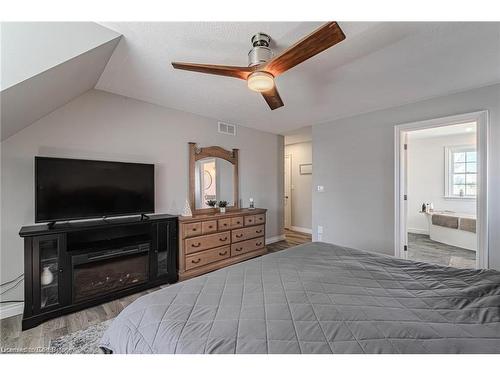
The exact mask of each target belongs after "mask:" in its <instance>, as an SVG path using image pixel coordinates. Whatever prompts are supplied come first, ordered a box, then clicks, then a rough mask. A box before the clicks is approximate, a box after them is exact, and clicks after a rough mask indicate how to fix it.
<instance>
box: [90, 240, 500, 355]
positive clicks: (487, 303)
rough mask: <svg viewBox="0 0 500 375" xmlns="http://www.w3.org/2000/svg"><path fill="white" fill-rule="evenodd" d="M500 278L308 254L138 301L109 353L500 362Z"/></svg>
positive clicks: (107, 337)
mask: <svg viewBox="0 0 500 375" xmlns="http://www.w3.org/2000/svg"><path fill="white" fill-rule="evenodd" d="M499 320H500V272H497V271H493V270H470V269H468V270H465V269H456V268H451V267H442V266H437V265H431V264H427V263H420V262H414V261H407V260H402V259H398V258H393V257H389V256H384V255H380V254H374V253H370V252H365V251H359V250H354V249H349V248H345V247H340V246H335V245H331V244H326V243H319V242H313V243H309V244H304V245H300V246H296V247H294V248H290V249H287V250H285V251H281V252H278V253H272V254H268V255H265V256H262V257H259V258H255V259H252V260H249V261H246V262H243V263H240V264H236V265H233V266H230V267H226V268H223V269H220V270H218V271H215V272H212V273H209V274H206V275H203V276H199V277H196V278H194V279H190V280H187V281H183V282H180V283H177V284H174V285H171V286H168V287H166V288H163V289H161V290H158V291H155V292H153V293H151V294H148V295H146V296H143V297H141V298H139V299H137V300H136V301H135V302H133V303H132V304H130V305H129V306H127V308H125V309H124V310H123V311H122V312H121V313H120V314H119V315H118V316H117V318H116V319H115V320H114V321H113V323H112V324H111V326H110V327H109V328H108V330H107V331H106V332H105V334H104V336H103V338H102V340H101V343H100V346H101V347H102V348H103V349H104V350H105V351H107V352H113V353H500V324H499Z"/></svg>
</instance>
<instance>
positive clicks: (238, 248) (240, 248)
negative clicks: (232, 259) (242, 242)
mask: <svg viewBox="0 0 500 375" xmlns="http://www.w3.org/2000/svg"><path fill="white" fill-rule="evenodd" d="M234 250H235V251H241V250H243V248H242V247H237V248H236V249H234Z"/></svg>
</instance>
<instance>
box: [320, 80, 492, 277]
mask: <svg viewBox="0 0 500 375" xmlns="http://www.w3.org/2000/svg"><path fill="white" fill-rule="evenodd" d="M479 110H488V111H489V115H490V146H491V147H490V164H489V172H490V173H489V206H488V210H489V264H490V267H492V268H497V269H500V231H498V230H497V228H499V227H500V196H499V194H498V191H500V85H499V84H497V85H493V86H489V87H484V88H480V89H475V90H469V91H466V92H461V93H457V94H453V95H448V96H443V97H438V98H433V99H429V100H426V101H422V102H419V103H414V104H408V105H405V106H401V107H397V108H391V109H386V110H381V111H376V112H371V113H367V114H363V115H359V116H355V117H350V118H346V119H341V120H336V121H333V122H330V123H325V124H321V125H315V126H313V163H314V174H313V213H314V214H313V238H317V234H316V231H317V226H318V225H322V226H323V227H324V234H323V241H326V242H331V243H336V244H339V245H345V246H350V247H354V248H358V249H362V250H371V251H377V252H381V253H385V254H391V255H392V254H394V126H395V125H397V124H402V123H407V122H413V121H420V120H426V119H433V118H438V117H444V116H449V115H455V114H460V113H467V112H474V111H479ZM317 185H324V187H325V191H324V193H318V192H316V191H315V190H316V186H317Z"/></svg>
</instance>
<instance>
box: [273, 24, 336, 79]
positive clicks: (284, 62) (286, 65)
mask: <svg viewBox="0 0 500 375" xmlns="http://www.w3.org/2000/svg"><path fill="white" fill-rule="evenodd" d="M344 39H345V35H344V32H343V31H342V29H341V28H340V26H339V25H338V24H337V22H328V23H326V24H324V25H323V26H321V27H320V28H319V29H317V30H316V31H314V32H312V33H311V34H309V35H308V36H306V37H305V38H303V39H301V40H300V41H298V42H297V43H295V44H294V45H293V46H291V47H289V48H287V49H286V50H284V51H283V52H282V53H281V54H279V55H278V56H276V57H275V58H273V59H272V60H270V61H269V62H267V63H266V64H265V65H264V67H263V70H265V71H267V72H269V73H271V74H272V75H273V76H275V77H277V76H279V75H280V74H282V73H283V72H286V71H287V70H288V69H291V68H293V67H294V66H296V65H298V64H300V63H301V62H304V61H306V60H307V59H309V58H311V57H313V56H315V55H317V54H318V53H320V52H323V51H324V50H325V49H328V48H330V47H332V46H334V45H335V44H337V43H339V42H341V41H343V40H344Z"/></svg>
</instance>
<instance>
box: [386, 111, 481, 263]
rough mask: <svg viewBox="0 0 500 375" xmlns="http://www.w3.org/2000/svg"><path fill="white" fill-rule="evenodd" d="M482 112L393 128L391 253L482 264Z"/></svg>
mask: <svg viewBox="0 0 500 375" xmlns="http://www.w3.org/2000/svg"><path fill="white" fill-rule="evenodd" d="M487 120H488V113H487V112H486V111H481V112H474V113H469V114H463V115H457V116H449V117H445V118H439V119H434V120H427V121H421V122H415V123H410V124H402V125H397V126H396V127H395V141H396V142H395V160H396V163H395V167H396V169H395V255H396V256H398V257H401V258H404V259H411V260H416V261H423V262H428V263H434V264H439V265H444V266H452V267H457V268H474V267H475V268H487V267H488V240H487V239H488V237H487V228H488V222H487V163H488V147H487V146H488V131H487V129H488V122H487Z"/></svg>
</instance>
